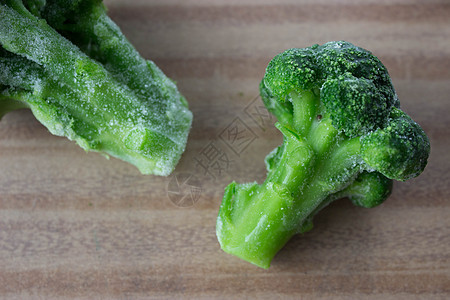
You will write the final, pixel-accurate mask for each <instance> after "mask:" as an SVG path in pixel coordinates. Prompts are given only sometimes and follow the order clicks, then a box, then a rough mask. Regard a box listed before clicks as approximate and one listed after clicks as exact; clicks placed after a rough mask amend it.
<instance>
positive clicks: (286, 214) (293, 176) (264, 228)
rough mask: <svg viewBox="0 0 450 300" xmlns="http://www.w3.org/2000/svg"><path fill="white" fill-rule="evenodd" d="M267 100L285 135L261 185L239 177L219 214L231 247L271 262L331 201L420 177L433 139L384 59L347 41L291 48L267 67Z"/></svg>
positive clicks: (223, 240) (365, 196)
mask: <svg viewBox="0 0 450 300" xmlns="http://www.w3.org/2000/svg"><path fill="white" fill-rule="evenodd" d="M260 90H261V96H262V99H263V101H264V103H265V105H266V107H267V108H268V110H269V111H270V112H272V113H273V114H274V115H275V116H276V117H277V118H278V123H277V124H276V127H277V128H278V129H279V130H280V131H281V133H282V134H283V136H284V142H283V144H282V145H281V146H279V147H278V148H276V149H275V150H274V151H272V152H271V153H270V154H269V155H268V156H267V157H266V166H267V170H268V174H267V178H266V180H265V182H264V183H263V184H257V183H249V184H237V183H235V182H233V183H231V184H230V185H229V186H228V187H227V188H226V189H225V195H224V197H223V201H222V205H221V207H220V211H219V216H218V219H217V237H218V239H219V242H220V244H221V247H222V249H223V250H224V251H226V252H229V253H231V254H234V255H237V256H239V257H240V258H243V259H245V260H247V261H249V262H251V263H253V264H256V265H258V266H260V267H263V268H268V267H269V265H270V262H271V260H272V258H273V257H274V255H275V254H276V253H277V252H278V250H280V249H281V248H282V247H283V246H284V244H285V243H286V242H287V241H288V240H289V239H290V238H291V237H292V236H293V235H294V234H297V233H302V232H305V231H308V230H310V229H311V228H312V218H313V216H314V215H315V214H316V213H317V212H318V211H320V210H321V209H322V208H323V207H325V206H326V205H328V204H329V203H330V202H331V201H334V200H336V199H339V198H343V197H348V198H349V199H350V200H351V201H352V202H353V203H354V204H355V205H358V206H362V207H374V206H376V205H379V204H380V203H382V202H383V201H384V200H385V199H386V198H387V197H388V196H389V194H390V192H391V189H392V179H395V180H400V181H405V180H407V179H410V178H413V177H416V176H418V175H419V174H420V173H421V172H422V171H423V170H424V168H425V166H426V164H427V159H428V155H429V152H430V143H429V140H428V137H427V136H426V134H425V132H424V131H423V130H422V128H421V127H420V126H419V125H418V124H417V123H415V122H414V121H413V120H412V119H411V118H410V117H409V116H408V115H406V114H405V113H404V112H403V111H402V110H400V108H399V100H398V97H397V94H396V93H395V90H394V88H393V86H392V83H391V79H390V76H389V74H388V72H387V70H386V68H385V67H384V66H383V64H382V63H381V62H380V61H379V60H378V59H377V58H376V57H375V56H374V55H372V54H371V53H370V52H369V51H367V50H364V49H362V48H359V47H356V46H354V45H352V44H350V43H348V42H343V41H341V42H329V43H326V44H324V45H322V46H319V45H314V46H312V47H309V48H305V49H289V50H287V51H285V52H283V53H281V54H279V55H277V56H276V57H275V58H274V59H273V60H272V61H271V62H270V63H269V65H268V67H267V70H266V73H265V76H264V78H263V80H262V82H261V85H260Z"/></svg>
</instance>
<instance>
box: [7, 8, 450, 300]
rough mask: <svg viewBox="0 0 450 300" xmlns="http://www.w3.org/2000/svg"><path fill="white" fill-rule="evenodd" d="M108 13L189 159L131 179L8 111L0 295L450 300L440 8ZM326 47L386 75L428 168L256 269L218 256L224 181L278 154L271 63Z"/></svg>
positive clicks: (333, 216)
mask: <svg viewBox="0 0 450 300" xmlns="http://www.w3.org/2000/svg"><path fill="white" fill-rule="evenodd" d="M106 4H107V6H108V7H109V12H110V15H111V17H112V18H113V19H114V20H115V21H116V22H117V23H118V24H119V26H121V28H122V30H123V32H124V33H125V34H126V35H127V36H128V38H129V39H130V40H131V41H132V43H134V45H135V46H136V48H137V49H138V50H139V51H140V52H141V53H142V55H143V56H144V57H146V58H150V59H153V60H154V61H155V62H156V63H157V64H158V65H159V66H160V67H161V68H162V69H163V70H164V71H165V72H166V73H167V74H168V75H169V76H170V77H172V78H174V79H175V80H176V81H177V82H178V85H179V88H180V90H181V91H182V92H183V93H184V95H185V96H186V98H187V99H188V100H189V103H190V107H191V109H192V111H193V113H194V116H195V120H194V123H193V127H192V131H191V134H190V139H189V143H188V146H187V151H186V153H185V154H184V155H183V158H182V160H181V162H180V164H179V166H178V168H177V170H176V173H175V175H174V176H172V177H169V178H164V177H155V176H143V175H140V173H139V172H138V171H137V170H136V169H135V168H134V167H133V166H130V165H128V164H126V163H123V162H121V161H119V160H116V159H111V160H109V161H108V160H106V159H105V158H103V157H102V156H100V155H98V154H95V153H85V152H84V151H83V150H82V149H81V148H79V147H78V146H76V145H75V144H74V143H73V142H70V141H68V140H67V139H65V138H59V137H55V136H52V135H51V134H50V133H48V131H47V130H46V129H45V128H44V127H43V126H42V125H40V124H39V123H38V122H37V121H36V120H35V119H34V117H33V116H32V115H31V113H30V112H29V111H26V110H22V111H16V112H12V113H10V114H8V115H6V116H5V117H4V119H3V120H2V121H1V122H0V166H1V167H0V297H2V298H6V299H26V298H40V299H51V298H61V299H67V298H69V299H70V298H77V299H78V298H86V299H140V298H147V297H151V298H166V299H173V298H184V297H185V298H203V299H207V298H213V297H217V298H224V299H230V298H266V299H274V298H276V297H287V298H290V297H292V298H303V299H316V298H325V299H346V298H347V299H445V298H446V299H449V298H450V279H449V275H450V230H449V228H450V204H449V201H448V200H449V199H450V194H449V190H450V189H449V171H450V168H449V167H450V154H449V150H450V149H449V145H450V129H449V126H450V99H449V97H450V96H449V95H450V3H449V2H448V1H446V0H434V1H424V0H423V1H421V0H410V1H408V0H392V1H381V0H369V1H366V0H352V1H350V0H349V1H344V0H343V1H338V0H335V1H331V0H330V1H326V0H318V1H313V0H304V1H295V0H282V1H269V0H260V1H256V0H242V1H237V0H232V1H203V0H191V1H183V0H169V1H163V0H156V1H144V0H139V1H125V0H120V1H119V0H108V1H106ZM329 40H348V41H350V42H353V43H354V44H357V45H359V46H362V47H364V48H367V49H370V50H371V51H372V52H373V53H374V54H375V55H377V56H378V57H379V58H380V59H381V60H382V61H383V62H384V63H385V65H386V66H387V68H388V69H389V70H390V73H391V75H392V78H393V82H394V85H395V87H396V89H397V92H398V95H399V97H400V100H401V103H402V108H403V109H404V110H405V111H406V112H407V113H408V114H410V115H411V116H412V117H413V118H414V119H415V120H416V121H417V122H418V123H420V124H421V125H422V127H423V128H424V129H425V131H426V132H427V133H428V135H429V137H430V139H431V144H432V153H431V157H430V161H429V165H428V167H427V168H426V170H425V172H424V173H423V174H422V175H421V176H420V177H418V178H416V179H413V180H411V181H408V182H406V183H396V184H395V190H394V192H393V195H392V196H391V198H390V199H389V200H388V201H387V202H386V203H384V204H383V205H381V206H380V207H378V208H374V209H370V210H369V209H362V208H357V207H354V206H352V205H351V204H350V203H349V201H348V200H341V201H338V202H336V203H334V204H332V205H331V206H329V207H328V208H326V209H325V210H324V211H323V212H321V213H320V214H319V215H318V216H317V217H316V218H315V228H314V230H312V231H311V232H308V233H306V234H304V235H301V236H296V237H294V238H293V239H292V240H291V241H290V242H289V243H288V244H287V246H286V247H285V248H284V249H283V250H282V251H281V252H280V253H279V254H278V255H277V256H276V257H275V259H274V261H273V263H272V266H271V268H270V269H269V270H263V269H260V268H257V267H255V266H253V265H251V264H249V263H247V262H244V261H242V260H239V259H237V258H235V257H233V256H230V255H228V254H225V253H224V252H222V251H221V249H220V247H219V244H218V242H217V240H216V236H215V220H216V216H217V211H218V207H219V204H220V202H221V198H222V192H223V188H224V187H225V186H226V185H227V184H228V183H229V182H231V181H232V180H233V179H234V180H236V181H238V182H246V181H254V180H257V181H259V182H261V181H262V180H263V179H264V178H265V166H264V163H263V159H264V157H265V155H266V154H267V153H269V151H270V150H271V149H272V148H274V147H275V146H277V145H278V144H279V143H280V142H281V135H280V134H279V133H278V132H277V130H275V129H274V128H273V126H272V124H273V123H274V121H275V120H274V119H273V118H271V117H270V116H268V115H266V114H265V111H264V110H263V109H262V108H261V105H262V103H261V102H260V99H259V98H258V83H259V81H260V80H261V78H262V76H263V74H264V70H265V67H266V65H267V63H268V62H269V60H270V59H271V58H272V57H273V56H274V55H276V54H277V53H279V52H281V51H282V50H284V49H287V48H291V47H306V46H310V45H312V44H315V43H324V42H326V41H329ZM236 134H237V135H236ZM233 138H234V139H233ZM237 138H238V141H239V143H237V142H236V140H237ZM213 155H214V156H213ZM177 180H178V181H177ZM177 184H178V185H177ZM183 196H184V198H183Z"/></svg>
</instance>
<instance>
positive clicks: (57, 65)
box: [0, 0, 192, 175]
mask: <svg viewBox="0 0 450 300" xmlns="http://www.w3.org/2000/svg"><path fill="white" fill-rule="evenodd" d="M0 44H1V46H2V47H1V48H0V117H1V116H3V115H4V114H5V113H7V112H8V111H11V110H13V109H16V108H21V107H28V108H31V110H32V112H33V114H34V115H35V116H36V118H37V119H38V120H39V121H40V122H41V123H42V124H44V125H45V126H46V127H47V128H48V129H49V130H50V132H52V133H53V134H55V135H60V136H66V137H68V138H69V139H71V140H75V141H76V142H77V143H78V144H79V145H80V146H81V147H82V148H84V149H85V150H87V151H97V152H101V153H105V154H109V155H112V156H115V157H117V158H120V159H122V160H124V161H127V162H130V163H132V164H134V165H135V166H136V167H137V168H138V169H139V170H140V171H141V172H142V173H144V174H156V175H168V174H170V173H171V172H172V171H173V169H174V168H175V165H176V164H177V162H178V160H179V159H180V156H181V154H182V153H183V151H184V149H185V146H186V141H187V137H188V134H189V130H190V127H191V123H192V113H191V112H190V111H189V109H188V104H187V101H186V100H185V98H184V97H183V96H182V95H181V94H180V93H179V91H178V89H177V87H176V85H175V83H174V82H173V81H172V80H170V79H169V78H167V77H166V76H165V75H164V74H163V72H162V71H161V70H160V69H159V68H158V67H157V66H156V65H155V64H154V63H153V62H151V61H148V60H145V59H144V58H142V57H141V56H140V55H139V53H138V52H137V51H136V49H135V48H134V47H133V46H132V45H131V44H130V43H129V42H128V40H127V39H126V38H125V37H124V36H123V34H122V33H121V31H120V29H119V28H118V27H117V25H116V24H115V23H114V22H113V21H112V20H111V19H110V18H109V17H108V16H107V14H106V9H105V7H104V5H103V4H102V1H97V0H75V1H68V0H53V1H52V0H50V1H31V0H24V1H19V0H2V1H0Z"/></svg>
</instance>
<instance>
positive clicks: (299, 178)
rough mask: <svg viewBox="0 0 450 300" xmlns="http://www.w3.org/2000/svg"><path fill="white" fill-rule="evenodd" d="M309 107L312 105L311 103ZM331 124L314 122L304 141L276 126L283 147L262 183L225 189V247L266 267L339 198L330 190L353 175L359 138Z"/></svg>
mask: <svg viewBox="0 0 450 300" xmlns="http://www.w3.org/2000/svg"><path fill="white" fill-rule="evenodd" d="M310 105H314V106H315V104H314V101H311V102H310ZM295 109H296V108H295V107H294V111H295ZM302 109H305V108H304V107H303V108H302ZM308 109H310V111H313V110H315V109H316V108H313V109H311V108H308ZM297 116H298V115H297ZM301 118H309V117H308V116H307V115H302V116H301ZM294 119H295V117H294ZM330 122H331V121H330V120H329V119H326V118H325V119H320V120H314V122H313V123H316V124H313V125H311V126H310V131H309V132H306V133H305V135H306V136H308V139H304V138H303V137H301V136H299V135H297V134H296V133H295V132H294V131H292V130H291V129H289V128H288V127H286V126H283V125H281V124H280V123H277V124H276V127H277V128H278V129H279V130H280V131H281V132H282V133H283V135H284V144H283V145H284V146H283V147H281V148H280V149H279V151H280V152H279V153H277V154H276V155H277V156H278V158H277V159H278V161H277V163H276V164H274V166H273V168H272V169H270V170H269V173H268V175H267V179H266V181H265V182H264V183H263V184H262V185H258V184H256V183H253V184H236V183H232V184H230V185H229V186H228V187H227V188H226V192H225V195H224V199H223V202H222V206H221V208H220V213H219V218H218V225H217V228H218V231H217V234H218V238H219V242H220V243H221V246H222V248H223V249H224V251H226V252H229V253H231V254H234V255H236V256H238V257H241V258H243V259H245V260H248V261H250V262H252V263H253V264H255V265H258V266H260V267H263V268H268V267H269V265H270V261H271V260H272V258H273V257H274V256H275V254H276V253H277V252H278V251H279V250H280V249H281V248H282V247H283V246H284V245H285V243H286V242H287V241H288V240H289V239H290V238H291V237H292V236H293V235H294V234H296V233H299V232H305V231H307V230H308V229H310V228H311V224H312V223H311V218H312V215H314V214H315V213H317V211H318V210H320V209H322V208H323V207H325V206H326V205H328V204H329V203H330V202H331V201H333V200H335V199H337V198H333V197H330V194H336V193H337V192H339V191H340V190H342V189H344V188H345V187H346V186H347V185H348V184H349V183H351V182H352V181H353V180H354V179H355V178H356V176H357V175H358V174H359V172H360V167H359V164H358V163H357V158H356V157H357V155H358V153H359V151H360V147H359V139H358V138H354V139H348V138H344V137H343V136H340V135H339V134H338V133H337V131H336V130H332V129H329V128H328V127H329V125H330ZM303 128H305V127H303ZM330 140H336V142H335V143H330V142H329V141H330ZM310 141H313V142H312V143H311V142H310ZM328 145H329V146H328ZM271 159H273V157H272V158H271ZM313 170H314V171H313Z"/></svg>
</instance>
